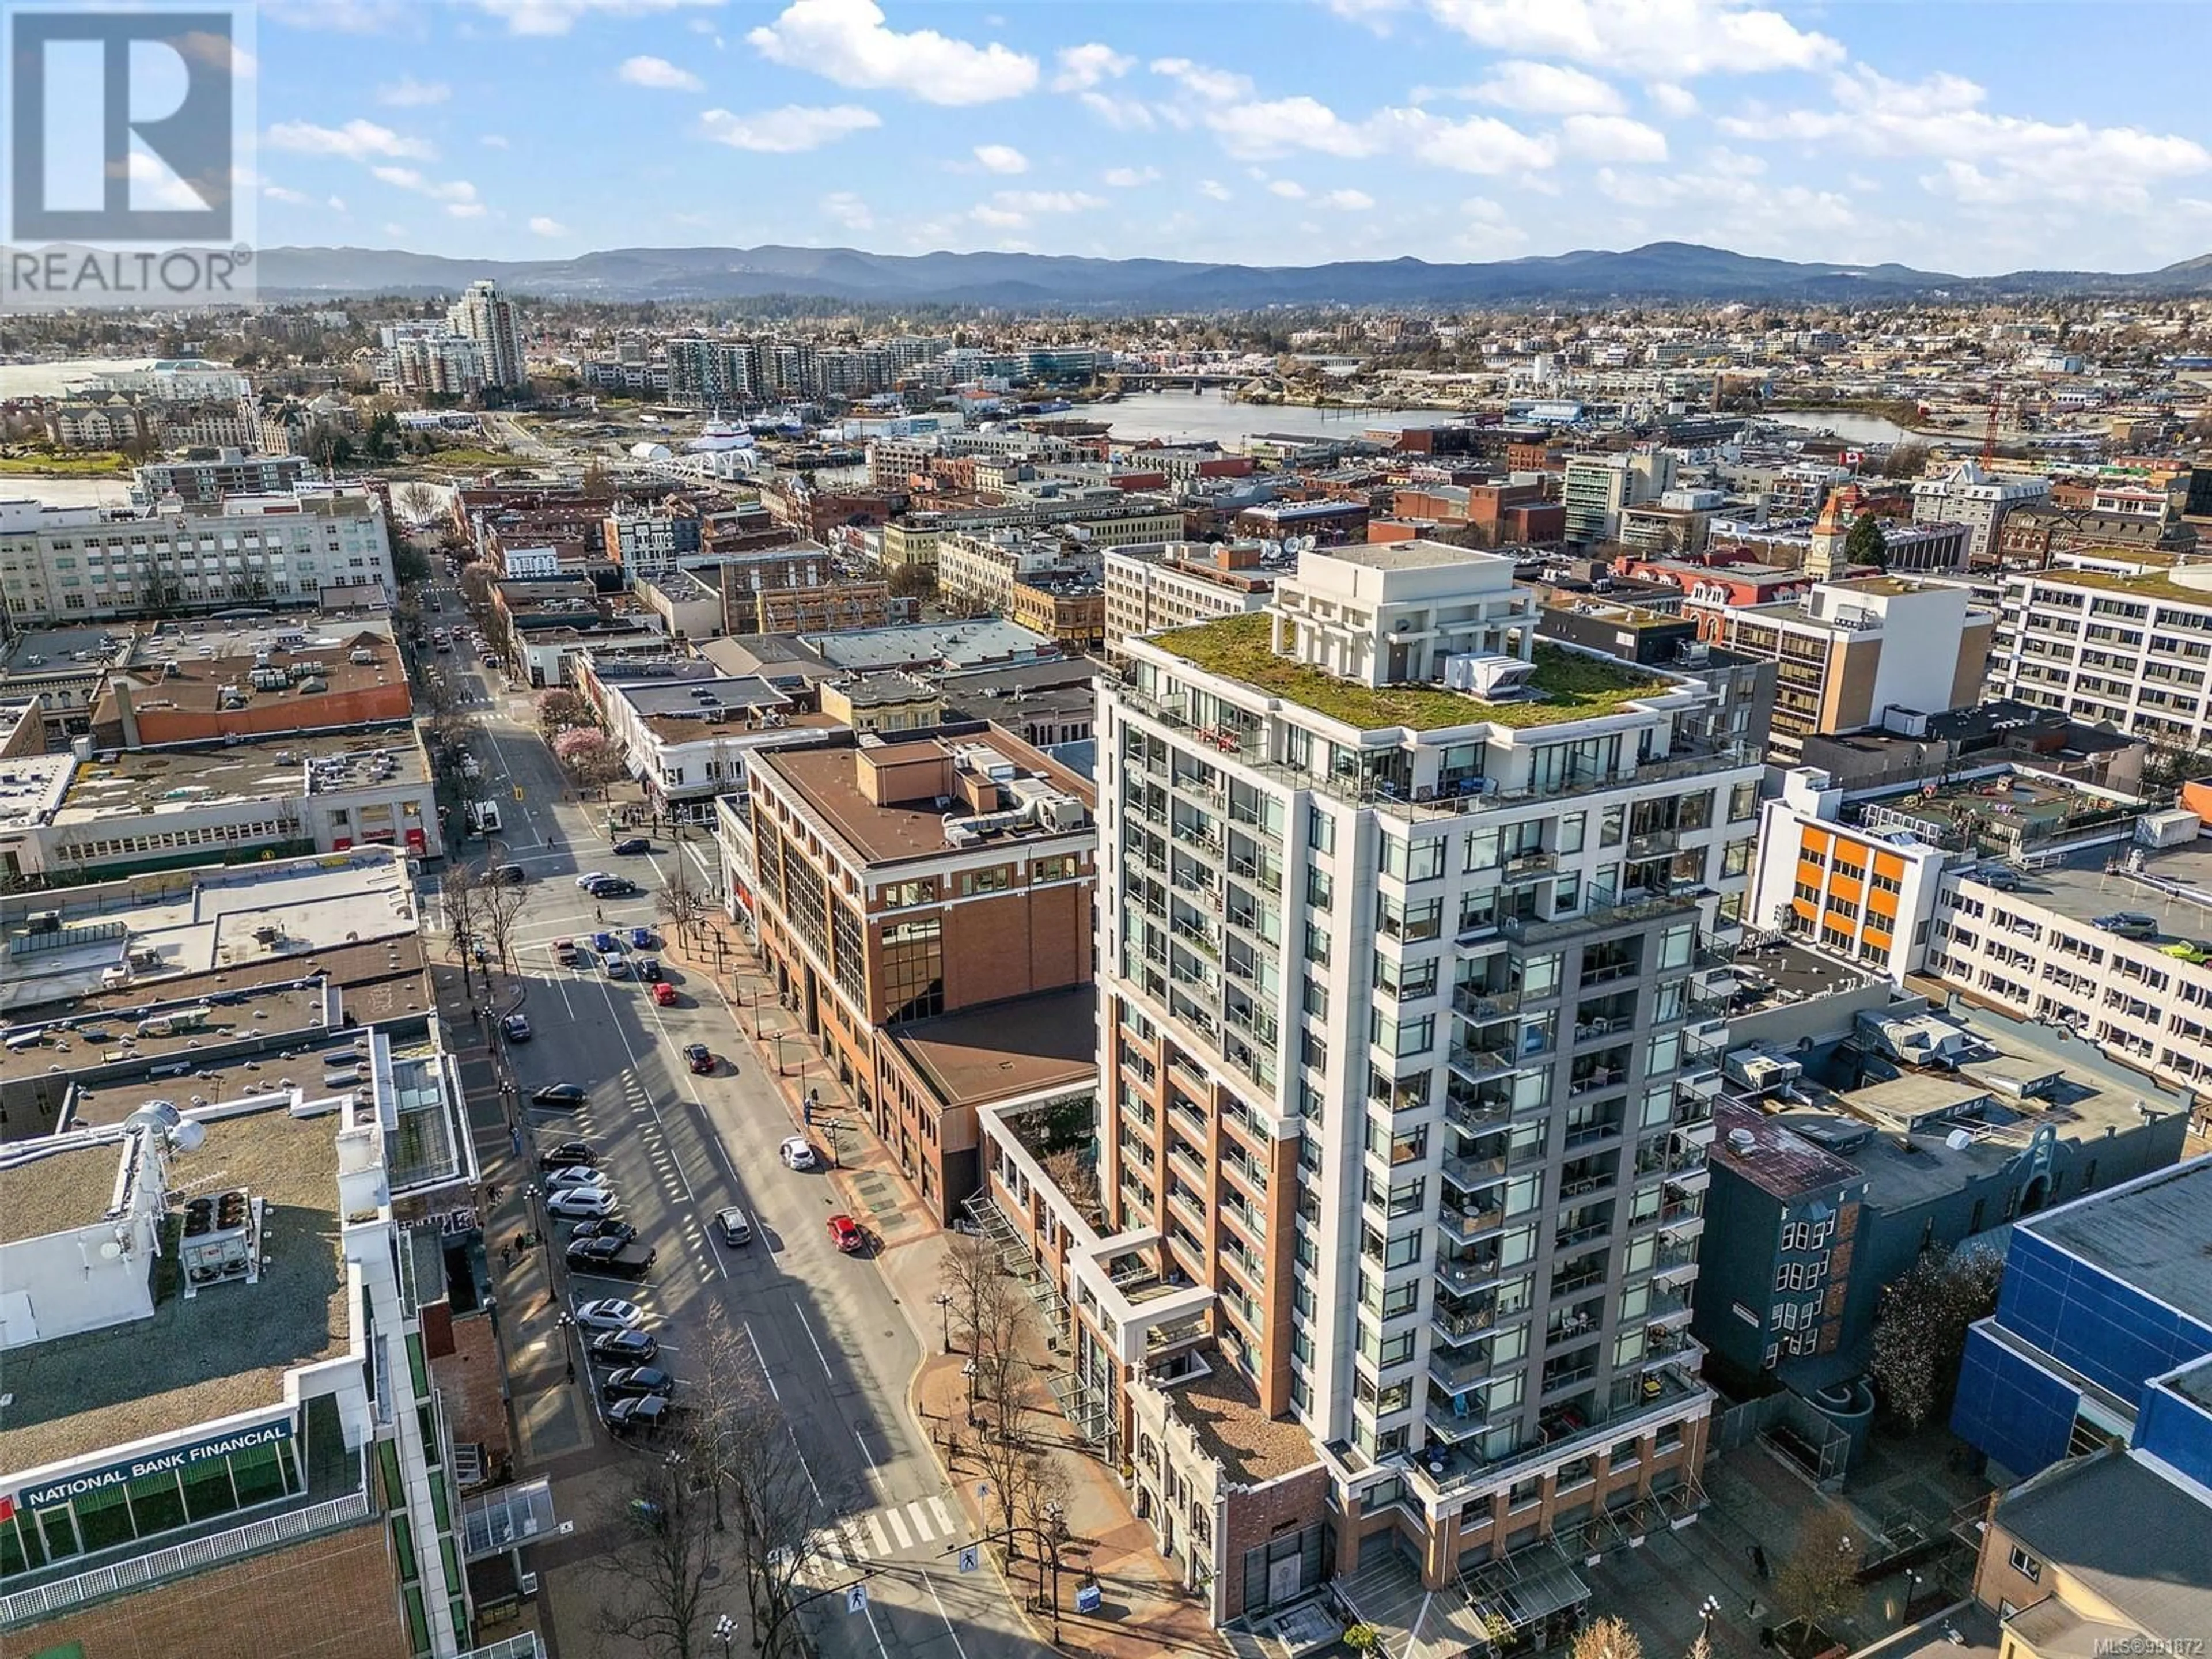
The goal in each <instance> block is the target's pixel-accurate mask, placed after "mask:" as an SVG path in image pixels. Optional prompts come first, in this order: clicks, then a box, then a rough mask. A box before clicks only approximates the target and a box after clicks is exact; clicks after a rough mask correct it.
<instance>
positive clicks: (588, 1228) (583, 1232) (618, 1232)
mask: <svg viewBox="0 0 2212 1659" xmlns="http://www.w3.org/2000/svg"><path fill="white" fill-rule="evenodd" d="M635 1237H637V1229H636V1228H635V1227H633V1226H631V1225H629V1222H627V1221H612V1220H608V1221H579V1222H578V1223H577V1224H576V1225H574V1227H573V1228H571V1229H570V1230H569V1232H568V1240H569V1242H570V1243H574V1242H575V1241H576V1240H577V1239H580V1238H611V1239H613V1240H614V1241H615V1243H617V1244H627V1243H629V1242H630V1240H632V1239H633V1238H635Z"/></svg>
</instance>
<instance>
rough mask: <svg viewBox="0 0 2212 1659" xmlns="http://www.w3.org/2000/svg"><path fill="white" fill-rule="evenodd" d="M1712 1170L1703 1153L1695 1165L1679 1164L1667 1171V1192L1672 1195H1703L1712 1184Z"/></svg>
mask: <svg viewBox="0 0 2212 1659" xmlns="http://www.w3.org/2000/svg"><path fill="white" fill-rule="evenodd" d="M1712 1178H1713V1172H1712V1168H1711V1165H1710V1164H1707V1163H1706V1162H1705V1156H1704V1154H1703V1152H1699V1156H1698V1158H1697V1160H1696V1161H1695V1162H1694V1163H1678V1164H1677V1165H1676V1167H1674V1168H1671V1169H1669V1170H1668V1171H1667V1190H1668V1192H1670V1193H1702V1192H1704V1191H1705V1188H1707V1187H1708V1186H1710V1185H1711V1182H1712Z"/></svg>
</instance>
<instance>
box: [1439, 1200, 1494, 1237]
mask: <svg viewBox="0 0 2212 1659" xmlns="http://www.w3.org/2000/svg"><path fill="white" fill-rule="evenodd" d="M1504 1225H1505V1206H1504V1204H1502V1203H1500V1202H1498V1200H1497V1199H1496V1198H1495V1197H1494V1196H1493V1197H1492V1198H1491V1199H1489V1200H1484V1199H1481V1198H1474V1199H1466V1200H1451V1201H1449V1202H1446V1203H1445V1204H1443V1205H1442V1206H1439V1207H1438V1209H1437V1231H1439V1232H1441V1233H1443V1236H1444V1237H1447V1238H1449V1239H1455V1240H1457V1241H1458V1242H1459V1243H1462V1244H1472V1243H1474V1242H1475V1241H1477V1240H1478V1239H1483V1238H1487V1237H1489V1236H1490V1235H1491V1234H1492V1233H1494V1232H1496V1231H1498V1229H1499V1228H1500V1227H1502V1226H1504Z"/></svg>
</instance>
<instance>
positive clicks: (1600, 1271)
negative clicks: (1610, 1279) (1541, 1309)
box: [1552, 1267, 1605, 1302]
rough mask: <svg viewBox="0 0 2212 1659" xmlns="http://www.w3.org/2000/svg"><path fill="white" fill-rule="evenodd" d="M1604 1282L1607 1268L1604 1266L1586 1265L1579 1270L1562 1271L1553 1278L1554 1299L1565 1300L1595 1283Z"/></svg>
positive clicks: (1557, 1300) (1600, 1283)
mask: <svg viewBox="0 0 2212 1659" xmlns="http://www.w3.org/2000/svg"><path fill="white" fill-rule="evenodd" d="M1604 1283H1605V1269H1604V1268H1603V1267H1584V1268H1583V1269H1581V1270H1580V1271H1579V1272H1576V1273H1560V1274H1559V1275H1557V1276H1556V1277H1554V1278H1553V1280H1552V1300H1553V1301H1554V1302H1560V1301H1564V1300H1565V1299H1566V1298H1567V1297H1571V1296H1572V1295H1574V1294H1575V1292H1576V1291H1586V1290H1588V1289H1589V1287H1590V1286H1591V1285H1602V1284H1604Z"/></svg>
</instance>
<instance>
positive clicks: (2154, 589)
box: [2033, 548, 2212, 605]
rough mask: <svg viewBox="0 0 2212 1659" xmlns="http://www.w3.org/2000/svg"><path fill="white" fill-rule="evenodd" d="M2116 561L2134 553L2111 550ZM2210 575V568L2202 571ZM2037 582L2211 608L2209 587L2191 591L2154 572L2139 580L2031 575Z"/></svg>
mask: <svg viewBox="0 0 2212 1659" xmlns="http://www.w3.org/2000/svg"><path fill="white" fill-rule="evenodd" d="M2112 556H2114V557H2115V558H2130V559H2131V558H2134V557H2136V555H2135V554H2133V553H2130V552H2126V551H2124V550H2120V549H2117V548H2115V549H2113V550H2112ZM2204 568H2205V569H2206V570H2207V571H2208V573H2212V565H2207V566H2206V567H2204ZM2033 574H2034V575H2035V576H2037V577H2038V578H2039V580H2044V581H2049V582H2057V583H2059V584H2060V585H2062V586H2067V587H2094V588H2100V589H2101V590H2103V591H2104V592H2109V593H2126V594H2129V595H2130V596H2132V597H2134V598H2136V599H2176V600H2179V602H2180V603H2182V604H2184V605H2212V583H2208V584H2207V585H2206V586H2203V587H2191V586H2189V585H2188V584H2187V583H2185V582H2178V581H2175V580H2172V578H2171V577H2169V576H2165V575H2161V574H2159V573H2157V572H2155V571H2153V572H2150V573H2148V574H2144V575H2141V576H2120V575H2115V574H2112V572H2111V571H2109V570H2038V571H2036V572H2034V573H2033Z"/></svg>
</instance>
